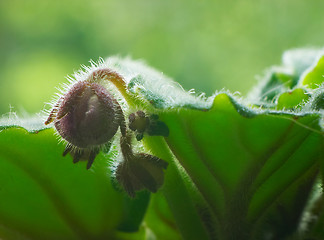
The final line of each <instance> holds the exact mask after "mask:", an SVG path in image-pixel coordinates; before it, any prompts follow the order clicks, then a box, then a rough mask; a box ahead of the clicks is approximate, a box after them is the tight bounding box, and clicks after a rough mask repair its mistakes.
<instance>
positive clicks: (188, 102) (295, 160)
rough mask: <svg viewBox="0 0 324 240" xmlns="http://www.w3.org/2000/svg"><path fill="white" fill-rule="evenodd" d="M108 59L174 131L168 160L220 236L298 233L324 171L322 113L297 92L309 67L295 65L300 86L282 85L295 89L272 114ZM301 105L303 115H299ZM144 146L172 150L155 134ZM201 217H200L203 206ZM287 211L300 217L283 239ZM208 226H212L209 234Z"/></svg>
mask: <svg viewBox="0 0 324 240" xmlns="http://www.w3.org/2000/svg"><path fill="white" fill-rule="evenodd" d="M316 54H318V52H316ZM314 55H315V53H314ZM312 59H313V60H314V59H315V57H312ZM108 61H112V62H114V61H119V62H118V64H115V65H116V66H117V67H116V69H115V70H116V71H118V72H120V73H121V74H122V76H124V77H125V79H126V82H128V87H129V90H130V93H131V94H134V95H136V97H137V99H136V101H138V97H141V98H142V99H143V101H142V102H141V105H138V104H136V103H135V105H137V107H145V108H146V109H147V111H148V112H153V113H156V114H158V115H159V117H160V120H162V121H163V122H164V123H166V125H167V126H168V127H169V130H170V135H169V136H168V137H166V138H165V140H166V143H167V145H168V147H169V148H170V149H171V151H172V154H174V156H175V158H176V160H175V159H173V160H172V157H170V158H169V161H175V162H176V163H177V162H179V163H180V165H181V167H182V168H183V169H184V170H185V173H186V174H187V176H188V178H189V179H190V180H191V181H192V182H193V183H194V185H195V187H196V188H197V190H198V194H200V196H201V197H202V199H203V200H204V201H206V203H207V206H208V207H209V209H210V210H211V214H212V215H213V216H214V217H215V218H216V219H217V220H216V221H214V223H215V226H214V230H215V229H217V231H218V232H217V234H216V235H217V236H218V237H220V239H251V238H253V237H254V238H256V239H258V238H259V237H262V238H263V237H264V236H265V235H267V234H272V236H280V237H284V236H286V235H288V234H291V233H294V232H296V231H297V227H298V224H299V221H300V217H301V214H302V209H303V208H304V206H305V204H306V203H307V200H308V197H309V193H310V190H311V188H312V186H313V181H314V179H315V177H316V175H317V173H318V172H319V162H320V160H321V157H320V154H321V153H322V147H321V146H322V145H321V144H322V141H323V133H322V129H321V127H320V119H321V114H320V113H319V112H317V111H312V110H311V109H309V108H307V107H305V109H302V108H303V106H302V104H305V103H304V102H306V101H307V100H308V96H307V95H305V94H304V91H303V90H298V89H296V90H294V91H291V90H290V89H294V87H295V86H296V85H297V80H296V79H298V76H299V75H301V74H302V71H300V69H299V68H303V69H304V70H305V69H306V68H307V66H306V67H305V66H304V65H303V66H302V67H301V66H299V65H298V64H297V63H296V62H293V61H292V62H293V64H292V66H293V67H295V66H296V71H295V72H294V73H293V74H295V75H294V76H295V77H294V78H295V80H294V82H291V80H289V79H288V80H287V79H286V80H287V81H286V80H285V79H283V80H282V81H286V82H287V83H289V86H287V87H285V88H283V89H281V90H280V91H278V92H277V93H276V94H277V95H278V96H279V94H281V95H280V97H279V100H278V102H273V108H270V109H273V110H269V109H268V110H267V109H259V108H255V109H254V108H253V107H249V106H248V105H247V104H246V103H244V102H243V103H240V100H238V99H237V98H235V97H233V96H232V95H230V94H228V93H218V94H216V95H215V97H212V98H209V99H204V98H197V97H195V96H193V95H190V94H188V93H186V92H185V91H184V90H183V89H181V88H180V87H179V86H177V85H176V84H175V83H173V82H172V81H170V80H169V79H168V78H165V77H164V76H163V75H161V74H159V73H157V72H154V71H153V70H152V69H150V68H148V67H146V66H145V65H143V64H141V63H138V62H131V61H130V60H116V59H108ZM286 61H287V60H286ZM297 62H298V61H297ZM307 64H308V66H309V65H310V64H312V62H311V61H309V62H308V63H307ZM136 70H137V72H136ZM134 72H136V74H134ZM130 73H132V74H130ZM277 77H278V78H282V77H284V76H283V75H277ZM269 81H272V79H269ZM276 84H277V83H276ZM278 84H279V83H278ZM281 84H282V83H281ZM270 85H271V84H270ZM270 85H266V86H268V87H269V88H270V87H271V86H270ZM272 87H273V86H272ZM287 90H288V91H291V92H285V91H287ZM274 96H275V95H274ZM278 96H276V98H278ZM269 100H271V99H269ZM145 101H147V103H145ZM303 101H304V102H303ZM134 102H135V101H134ZM276 104H278V106H276ZM297 106H299V107H300V109H301V110H298V111H297V110H295V109H296V107H297ZM275 109H278V110H275ZM281 109H284V110H281ZM285 109H291V110H295V111H286V110H285ZM145 142H146V145H147V146H148V148H149V149H150V150H151V151H153V152H154V153H155V154H156V155H158V156H159V157H161V158H163V159H167V158H168V157H167V156H165V154H164V153H163V152H162V151H161V149H165V146H164V145H163V143H162V142H161V143H160V147H159V146H157V141H156V139H155V137H149V136H146V140H145ZM159 148H160V149H159ZM163 155H164V156H163ZM183 180H184V181H186V180H188V179H187V178H184V179H183ZM166 181H167V179H166ZM304 183H305V184H304ZM306 183H307V184H306ZM169 187H170V188H172V186H169ZM167 188H168V187H167V186H165V187H164V190H165V191H166V190H167ZM190 190H192V189H190ZM301 192H302V193H304V194H301ZM169 204H172V203H169ZM281 210H284V211H285V212H287V213H286V214H284V213H282V211H281ZM174 212H176V210H175V211H174ZM196 212H197V213H198V215H200V214H199V210H198V209H196ZM280 214H283V215H284V217H285V218H286V219H289V218H291V219H293V220H294V221H291V225H290V226H289V228H290V229H289V230H288V229H287V231H286V232H285V233H284V234H282V233H281V232H280V231H281V229H279V226H281V225H282V222H281V223H280V221H278V216H279V215H280ZM200 217H201V216H200ZM270 219H276V220H274V221H277V223H276V224H277V228H275V227H273V226H275V224H272V225H273V226H271V227H269V226H268V227H267V226H265V224H267V223H268V221H270ZM201 220H202V221H203V222H204V220H203V218H202V217H201ZM180 221H183V220H180ZM190 225H191V224H190V223H188V225H187V227H186V229H182V231H183V232H185V231H186V230H188V228H190ZM207 225H208V223H206V222H205V223H204V226H205V229H207V231H209V230H210V229H208V227H207ZM217 225H218V226H217ZM260 226H263V227H260ZM272 227H273V228H272ZM260 229H261V231H259V230H260ZM268 231H269V232H268ZM270 231H271V232H270ZM183 234H185V233H183ZM209 234H211V233H209ZM285 234H286V235H285ZM188 235H189V234H188ZM188 235H186V236H187V238H188V239H190V237H188ZM192 239H194V238H192Z"/></svg>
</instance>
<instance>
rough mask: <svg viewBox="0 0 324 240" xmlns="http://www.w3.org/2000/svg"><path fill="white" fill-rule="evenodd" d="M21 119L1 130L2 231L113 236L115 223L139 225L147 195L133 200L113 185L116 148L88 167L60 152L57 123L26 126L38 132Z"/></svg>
mask: <svg viewBox="0 0 324 240" xmlns="http://www.w3.org/2000/svg"><path fill="white" fill-rule="evenodd" d="M17 121H18V120H17V119H16V120H15V121H11V122H12V124H11V125H10V124H3V127H2V128H3V129H4V130H2V132H1V134H0V149H1V151H0V182H1V185H0V225H1V228H0V237H2V238H4V239H17V236H19V237H18V238H19V239H20V238H21V239H25V238H26V239H114V238H115V236H116V234H117V232H116V231H117V229H119V230H121V231H137V230H138V228H139V225H140V224H141V221H142V218H143V214H144V212H145V210H146V206H147V204H148V197H149V196H148V194H144V195H143V194H141V195H140V197H138V198H137V199H135V200H130V199H129V198H128V197H126V195H125V194H123V193H122V192H121V191H120V190H116V188H115V187H113V185H112V181H111V173H110V169H109V165H108V162H109V161H110V159H111V158H112V155H111V154H113V153H111V154H110V155H106V156H104V155H103V154H100V155H99V156H98V157H97V159H96V161H95V163H94V166H93V167H92V168H91V170H86V166H85V164H83V163H80V164H73V163H72V159H71V157H69V156H67V157H62V151H63V149H64V144H62V143H60V144H58V142H57V139H56V137H55V136H54V132H53V129H44V127H43V125H42V124H40V122H39V121H38V122H37V121H35V124H34V125H33V126H34V127H31V128H28V129H29V130H30V131H33V132H36V133H37V134H36V133H29V132H27V130H25V129H23V128H17V127H14V126H17V124H18V123H17ZM2 122H4V121H2ZM21 123H22V122H21V121H20V124H21ZM5 125H6V126H5ZM22 125H24V124H22ZM25 127H26V126H25ZM123 199H125V200H124V201H123ZM133 202H135V203H137V205H136V206H134V203H133ZM139 206H143V207H139ZM132 209H133V210H132ZM134 209H136V211H134ZM128 212H131V213H132V215H131V216H129V213H128ZM130 219H131V220H130ZM125 226H127V228H126V227H125ZM136 239H143V236H141V238H136Z"/></svg>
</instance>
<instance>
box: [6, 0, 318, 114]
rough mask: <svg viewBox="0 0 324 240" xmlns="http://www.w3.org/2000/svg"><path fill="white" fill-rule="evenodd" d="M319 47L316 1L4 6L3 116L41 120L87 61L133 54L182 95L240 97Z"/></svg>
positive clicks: (20, 0)
mask: <svg viewBox="0 0 324 240" xmlns="http://www.w3.org/2000/svg"><path fill="white" fill-rule="evenodd" d="M323 42H324V1H322V0H311V1H305V0H286V1H283V0H271V1H267V0H242V1H239V0H232V1H229V0H200V1H198V0H197V1H186V0H160V1H153V0H106V1H103V0H91V1H90V0H87V1H85V0H74V1H47V0H0V54H1V57H0V115H2V114H4V113H6V112H8V111H9V110H10V106H11V107H13V110H14V111H18V112H20V111H22V109H24V110H26V111H27V112H39V110H41V109H43V108H44V102H48V101H50V99H51V98H52V96H53V94H54V93H55V92H56V90H55V87H57V86H58V85H59V83H61V82H64V81H65V79H64V77H65V76H66V75H68V74H72V73H73V72H74V71H75V70H78V69H79V67H80V64H87V63H88V61H89V59H94V60H97V59H98V58H99V57H107V56H109V55H116V54H118V55H121V56H127V55H129V56H131V57H133V58H135V59H144V60H146V62H147V63H148V64H149V65H151V66H153V67H155V68H157V69H159V70H160V71H162V72H164V73H165V74H166V75H168V76H170V77H172V78H174V79H175V80H176V81H178V82H180V83H181V84H182V85H183V87H184V88H185V89H187V90H189V89H191V88H195V89H196V92H206V94H207V96H209V95H211V94H212V93H213V92H214V91H215V90H217V89H218V90H220V89H222V88H225V89H229V90H231V91H233V92H234V91H240V92H242V94H243V95H244V94H246V93H247V92H248V90H249V89H250V88H251V87H252V86H253V85H254V84H255V83H256V82H257V80H256V78H255V76H256V75H262V73H263V72H264V70H265V68H267V67H268V66H270V65H274V64H279V63H280V59H281V55H282V52H283V51H284V50H286V49H290V48H296V47H305V46H306V47H310V46H311V47H313V46H319V47H321V46H323V45H324V44H323Z"/></svg>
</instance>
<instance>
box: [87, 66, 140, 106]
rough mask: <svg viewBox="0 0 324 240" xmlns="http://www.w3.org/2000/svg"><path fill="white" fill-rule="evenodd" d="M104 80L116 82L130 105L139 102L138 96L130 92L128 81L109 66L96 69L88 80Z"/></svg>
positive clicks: (116, 85)
mask: <svg viewBox="0 0 324 240" xmlns="http://www.w3.org/2000/svg"><path fill="white" fill-rule="evenodd" d="M102 80H107V81H109V82H111V83H112V84H114V85H115V87H116V88H117V89H118V91H119V92H120V93H121V94H122V95H123V97H124V98H125V100H126V101H127V104H128V105H129V106H133V105H135V104H136V103H137V100H136V98H135V97H134V96H133V95H131V94H130V93H129V92H128V90H127V84H126V82H125V81H124V79H123V78H122V76H120V75H119V74H118V73H116V72H114V71H112V70H110V69H108V68H103V69H98V70H96V71H94V72H93V73H92V75H91V76H90V77H89V78H88V81H90V82H92V81H94V82H98V81H102Z"/></svg>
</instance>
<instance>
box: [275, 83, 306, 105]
mask: <svg viewBox="0 0 324 240" xmlns="http://www.w3.org/2000/svg"><path fill="white" fill-rule="evenodd" d="M308 98H309V96H308V95H307V93H306V92H305V90H303V89H301V88H296V89H294V90H293V91H288V92H285V93H282V94H280V96H279V98H278V103H277V109H279V110H283V109H294V108H296V107H298V106H299V107H300V105H301V104H302V103H304V102H306V101H307V100H308Z"/></svg>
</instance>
